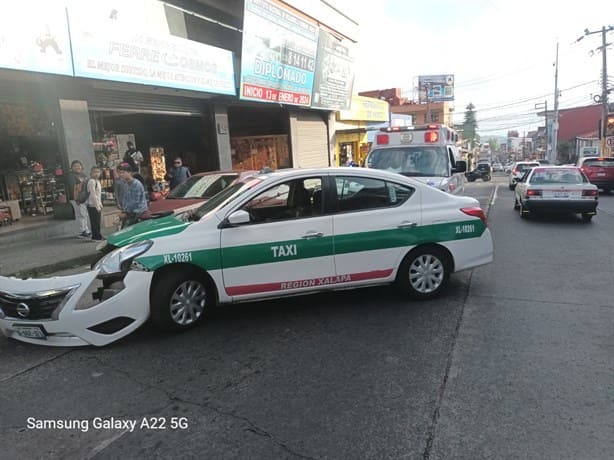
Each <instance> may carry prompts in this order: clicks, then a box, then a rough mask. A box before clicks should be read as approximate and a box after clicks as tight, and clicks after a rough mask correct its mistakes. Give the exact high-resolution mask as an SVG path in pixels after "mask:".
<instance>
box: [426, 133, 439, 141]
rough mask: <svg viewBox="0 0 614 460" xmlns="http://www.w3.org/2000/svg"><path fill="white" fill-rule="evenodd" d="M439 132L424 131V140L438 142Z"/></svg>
mask: <svg viewBox="0 0 614 460" xmlns="http://www.w3.org/2000/svg"><path fill="white" fill-rule="evenodd" d="M438 140H439V133H438V132H437V131H427V132H425V133H424V142H437V141H438Z"/></svg>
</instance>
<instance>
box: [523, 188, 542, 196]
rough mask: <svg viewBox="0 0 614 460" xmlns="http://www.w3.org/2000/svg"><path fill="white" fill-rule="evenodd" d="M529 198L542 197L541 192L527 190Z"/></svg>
mask: <svg viewBox="0 0 614 460" xmlns="http://www.w3.org/2000/svg"><path fill="white" fill-rule="evenodd" d="M527 196H542V191H541V190H534V189H529V190H527Z"/></svg>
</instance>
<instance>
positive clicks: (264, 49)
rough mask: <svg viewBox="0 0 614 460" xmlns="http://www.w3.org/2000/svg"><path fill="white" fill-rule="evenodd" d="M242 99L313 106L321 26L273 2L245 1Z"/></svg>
mask: <svg viewBox="0 0 614 460" xmlns="http://www.w3.org/2000/svg"><path fill="white" fill-rule="evenodd" d="M243 21H244V22H243V51H242V55H241V94H240V98H241V99H250V100H258V101H269V102H279V103H284V104H293V105H301V106H307V107H308V106H310V105H311V92H312V88H313V80H314V72H315V67H316V52H317V46H318V27H317V26H316V24H314V23H312V22H310V21H307V20H306V19H304V18H302V17H299V16H297V15H295V14H294V13H292V12H291V11H290V10H288V9H286V8H285V7H283V6H282V5H281V4H278V3H273V2H271V1H269V0H245V12H244V15H243Z"/></svg>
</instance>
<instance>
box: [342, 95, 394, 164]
mask: <svg viewBox="0 0 614 460" xmlns="http://www.w3.org/2000/svg"><path fill="white" fill-rule="evenodd" d="M388 120H389V105H388V102H386V101H380V100H379V99H373V98H369V97H364V96H352V105H351V108H350V109H349V110H342V111H339V112H337V116H336V123H335V138H336V148H335V152H336V155H335V165H336V166H345V165H350V164H352V165H362V164H363V162H364V160H365V158H366V156H367V154H368V153H369V148H370V143H369V137H368V131H369V128H370V127H371V126H372V125H373V124H377V123H387V122H388Z"/></svg>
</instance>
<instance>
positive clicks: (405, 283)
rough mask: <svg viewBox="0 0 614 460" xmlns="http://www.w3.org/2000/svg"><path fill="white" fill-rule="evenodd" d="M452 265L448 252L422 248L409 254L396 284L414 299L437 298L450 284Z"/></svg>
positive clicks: (437, 248)
mask: <svg viewBox="0 0 614 460" xmlns="http://www.w3.org/2000/svg"><path fill="white" fill-rule="evenodd" d="M451 267H452V263H451V260H450V256H449V254H448V253H447V252H445V251H444V250H443V249H441V248H439V247H437V246H422V247H418V248H415V249H413V250H412V251H410V252H409V254H407V255H406V256H405V258H404V259H403V262H401V266H400V267H399V273H398V274H397V279H396V284H397V286H398V288H399V289H400V290H401V292H403V293H404V294H407V295H408V296H409V297H412V298H414V299H420V300H426V299H431V298H434V297H437V296H438V295H439V294H440V293H441V292H442V291H443V290H444V289H445V287H446V285H447V284H448V280H449V278H450V271H451Z"/></svg>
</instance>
